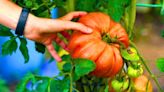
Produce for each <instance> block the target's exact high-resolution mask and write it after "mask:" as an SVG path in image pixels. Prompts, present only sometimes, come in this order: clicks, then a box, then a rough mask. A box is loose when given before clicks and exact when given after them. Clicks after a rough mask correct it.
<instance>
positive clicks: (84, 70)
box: [73, 58, 96, 80]
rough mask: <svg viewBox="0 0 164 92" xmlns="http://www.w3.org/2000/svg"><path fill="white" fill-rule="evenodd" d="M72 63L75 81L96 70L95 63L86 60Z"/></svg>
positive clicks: (77, 60)
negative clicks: (73, 64)
mask: <svg viewBox="0 0 164 92" xmlns="http://www.w3.org/2000/svg"><path fill="white" fill-rule="evenodd" d="M73 62H74V63H75V74H76V77H77V78H76V79H77V80H78V79H79V78H80V77H82V76H84V75H87V74H88V73H90V72H91V71H93V70H94V69H95V68H96V65H95V63H94V62H93V61H91V60H88V59H82V58H81V59H74V60H73Z"/></svg>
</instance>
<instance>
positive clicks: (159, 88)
mask: <svg viewBox="0 0 164 92" xmlns="http://www.w3.org/2000/svg"><path fill="white" fill-rule="evenodd" d="M130 45H132V47H134V48H135V49H136V51H137V53H138V55H139V57H140V59H141V61H142V62H141V63H142V64H143V65H144V67H145V68H146V70H147V71H148V73H149V75H150V76H151V77H152V79H153V80H154V82H155V83H156V85H157V87H158V90H159V92H163V90H162V88H161V87H160V84H159V82H158V79H157V77H156V76H155V75H154V74H153V73H152V72H151V70H150V68H149V67H148V66H147V65H146V61H145V60H144V58H143V57H142V56H141V54H140V53H139V51H138V49H137V47H136V46H135V44H134V43H133V42H131V41H130Z"/></svg>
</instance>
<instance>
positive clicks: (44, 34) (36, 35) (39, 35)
mask: <svg viewBox="0 0 164 92" xmlns="http://www.w3.org/2000/svg"><path fill="white" fill-rule="evenodd" d="M86 14H87V13H86V12H71V13H68V14H67V15H65V16H63V17H61V18H59V19H45V18H37V17H34V16H33V17H31V18H30V19H29V20H28V22H27V24H29V25H31V26H30V27H28V26H27V27H26V28H25V31H24V36H25V37H26V38H28V39H30V40H33V41H36V42H39V43H42V44H44V45H45V46H46V48H47V49H48V51H49V52H50V54H51V55H52V56H53V57H54V58H55V59H56V60H57V61H61V58H60V57H59V56H58V55H57V53H56V51H55V49H54V47H53V45H52V42H53V41H55V42H57V43H58V44H59V45H60V46H62V47H63V48H64V49H66V50H68V49H67V46H66V44H65V43H64V42H63V41H62V40H60V38H59V37H58V36H57V35H56V33H57V32H60V31H65V30H70V29H71V30H75V31H81V32H84V33H91V32H92V30H91V29H90V28H88V27H86V26H84V25H83V24H81V23H76V22H71V21H70V20H72V19H73V18H78V17H81V16H84V15H86ZM30 21H32V22H30ZM30 23H33V24H30ZM61 33H62V34H63V35H64V36H65V37H66V38H69V35H68V34H67V32H61Z"/></svg>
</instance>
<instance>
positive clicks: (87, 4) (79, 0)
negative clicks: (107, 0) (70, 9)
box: [75, 0, 97, 12]
mask: <svg viewBox="0 0 164 92" xmlns="http://www.w3.org/2000/svg"><path fill="white" fill-rule="evenodd" d="M96 3H97V2H96V0H76V6H75V8H76V10H80V11H87V12H93V11H95V6H96ZM81 6H83V7H81Z"/></svg>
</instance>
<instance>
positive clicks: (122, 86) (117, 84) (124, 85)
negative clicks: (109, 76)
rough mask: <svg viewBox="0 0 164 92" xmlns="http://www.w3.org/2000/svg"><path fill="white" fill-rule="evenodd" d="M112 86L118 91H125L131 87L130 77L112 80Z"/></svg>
mask: <svg viewBox="0 0 164 92" xmlns="http://www.w3.org/2000/svg"><path fill="white" fill-rule="evenodd" d="M111 86H112V88H113V89H114V90H115V91H116V92H122V91H125V90H127V89H128V87H129V79H128V78H126V77H121V78H117V79H113V80H112V81H111Z"/></svg>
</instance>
